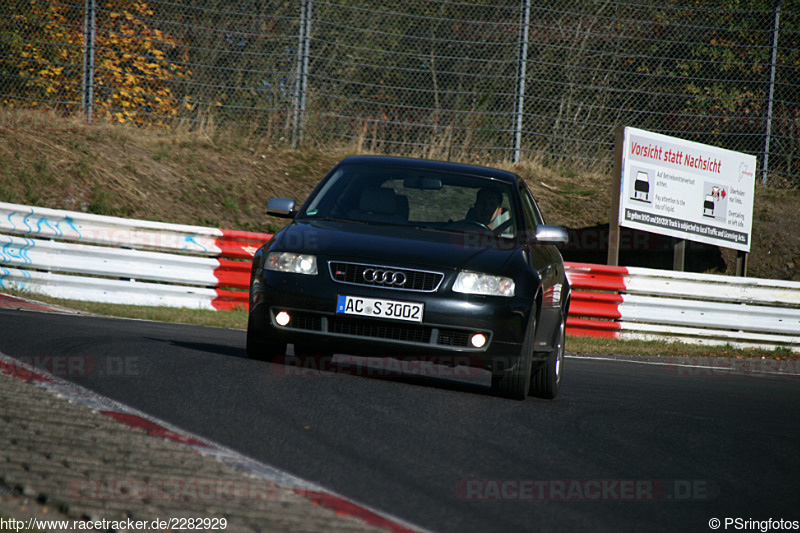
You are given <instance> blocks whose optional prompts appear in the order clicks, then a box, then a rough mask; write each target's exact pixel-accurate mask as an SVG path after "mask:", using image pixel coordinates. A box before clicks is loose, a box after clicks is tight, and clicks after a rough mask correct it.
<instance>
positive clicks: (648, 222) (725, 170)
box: [608, 127, 756, 275]
mask: <svg viewBox="0 0 800 533" xmlns="http://www.w3.org/2000/svg"><path fill="white" fill-rule="evenodd" d="M614 160H615V161H614V190H613V193H612V202H611V206H612V207H611V221H610V222H611V224H610V232H609V247H608V264H610V265H615V264H618V253H619V227H620V226H625V227H627V228H633V229H639V230H642V231H649V232H652V233H659V234H662V235H668V236H671V237H675V238H676V239H680V240H692V241H697V242H702V243H706V244H711V245H716V246H722V247H725V248H732V249H735V250H738V251H739V255H740V257H741V255H742V253H745V254H746V253H747V252H749V251H750V244H751V234H752V225H753V198H754V193H755V170H756V158H755V156H752V155H748V154H743V153H739V152H733V151H731V150H725V149H723V148H717V147H715V146H709V145H705V144H700V143H696V142H692V141H686V140H682V139H677V138H675V137H668V136H666V135H661V134H658V133H653V132H649V131H645V130H640V129H636V128H630V127H619V128H617V130H616V132H615V152H614ZM684 253H685V243H682V244H681V243H679V244H678V246H676V249H675V257H674V267H675V268H678V267H680V268H682V265H683V254H684ZM744 265H745V261H744V260H737V274H738V275H745V268H744Z"/></svg>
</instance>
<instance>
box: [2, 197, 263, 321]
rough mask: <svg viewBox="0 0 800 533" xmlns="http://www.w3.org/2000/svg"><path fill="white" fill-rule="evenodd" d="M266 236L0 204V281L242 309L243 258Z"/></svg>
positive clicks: (83, 294) (125, 299)
mask: <svg viewBox="0 0 800 533" xmlns="http://www.w3.org/2000/svg"><path fill="white" fill-rule="evenodd" d="M23 236H24V237H23ZM270 238H271V235H268V234H264V233H252V232H244V231H234V230H222V229H216V228H206V227H202V226H188V225H182V224H166V223H162V222H152V221H145V220H131V219H125V218H119V217H108V216H102V215H93V214H87V213H80V212H75V211H61V210H56V209H48V208H40V207H30V206H23V205H17V204H7V203H0V287H8V288H15V289H19V290H24V291H30V292H35V293H39V294H45V295H48V296H52V297H56V298H67V299H75V300H85V301H96V302H105V303H119V304H131V305H152V306H170V307H190V308H199V309H232V308H234V307H237V306H238V307H243V308H247V292H246V291H247V289H248V286H249V282H250V261H249V259H251V258H252V257H253V254H254V253H255V251H256V250H257V249H258V247H259V246H261V244H263V243H264V242H265V241H267V240H269V239H270Z"/></svg>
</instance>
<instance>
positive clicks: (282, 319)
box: [275, 311, 292, 326]
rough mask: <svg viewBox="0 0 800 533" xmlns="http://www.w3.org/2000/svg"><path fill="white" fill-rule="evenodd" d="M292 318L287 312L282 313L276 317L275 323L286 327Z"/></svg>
mask: <svg viewBox="0 0 800 533" xmlns="http://www.w3.org/2000/svg"><path fill="white" fill-rule="evenodd" d="M291 319H292V317H290V316H289V313H287V312H286V311H281V312H280V313H278V314H277V315H275V322H277V323H278V325H279V326H285V325H286V324H288V323H289V321H290V320H291Z"/></svg>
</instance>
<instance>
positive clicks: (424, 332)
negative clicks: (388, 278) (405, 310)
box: [328, 317, 431, 344]
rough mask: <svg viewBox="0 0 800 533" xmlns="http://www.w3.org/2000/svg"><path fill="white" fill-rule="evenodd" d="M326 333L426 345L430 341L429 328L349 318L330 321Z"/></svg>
mask: <svg viewBox="0 0 800 533" xmlns="http://www.w3.org/2000/svg"><path fill="white" fill-rule="evenodd" d="M328 331H329V332H331V333H339V334H341V335H350V336H353V337H372V338H377V339H391V340H395V341H402V342H414V343H421V344H428V343H430V340H431V328H430V327H426V326H411V325H405V324H388V323H383V322H372V321H366V320H357V319H350V318H338V317H337V318H332V319H330V320H329V322H328Z"/></svg>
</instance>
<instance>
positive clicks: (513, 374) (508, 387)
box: [492, 318, 536, 400]
mask: <svg viewBox="0 0 800 533" xmlns="http://www.w3.org/2000/svg"><path fill="white" fill-rule="evenodd" d="M535 333H536V319H535V318H531V321H530V324H528V329H527V330H526V331H525V340H524V341H523V343H522V348H521V349H520V353H519V357H518V358H517V362H516V365H515V366H514V368H513V369H512V370H510V371H507V372H504V373H502V374H499V375H494V376H492V393H494V394H495V395H497V396H502V397H503V398H508V399H511V400H524V399H525V398H526V397H527V396H528V389H530V386H531V365H532V363H533V340H534V336H535Z"/></svg>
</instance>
